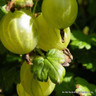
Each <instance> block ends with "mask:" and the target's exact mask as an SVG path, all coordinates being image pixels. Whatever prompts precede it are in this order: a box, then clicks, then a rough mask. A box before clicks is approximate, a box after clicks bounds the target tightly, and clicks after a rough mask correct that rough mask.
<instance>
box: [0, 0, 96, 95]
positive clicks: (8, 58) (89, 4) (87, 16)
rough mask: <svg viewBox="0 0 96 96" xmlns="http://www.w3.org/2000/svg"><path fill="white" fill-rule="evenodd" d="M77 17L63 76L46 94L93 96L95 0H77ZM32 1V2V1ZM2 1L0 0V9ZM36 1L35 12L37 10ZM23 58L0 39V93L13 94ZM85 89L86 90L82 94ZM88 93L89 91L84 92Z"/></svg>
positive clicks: (95, 78) (95, 79)
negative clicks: (68, 62)
mask: <svg viewBox="0 0 96 96" xmlns="http://www.w3.org/2000/svg"><path fill="white" fill-rule="evenodd" d="M77 2H78V17H77V19H76V21H75V22H74V24H73V25H72V26H71V42H70V44H69V46H68V48H69V49H70V52H71V53H72V55H73V57H74V59H73V61H72V62H71V64H70V66H69V67H66V70H67V71H66V77H65V78H64V81H63V83H62V84H60V85H59V84H57V86H56V88H55V90H54V92H53V93H52V94H51V95H50V96H80V95H79V94H75V93H67V92H74V91H82V92H85V93H81V95H82V96H96V0H77ZM34 3H35V2H34ZM4 4H6V0H0V20H1V19H2V17H3V16H4V13H3V11H2V10H1V8H2V6H3V5H4ZM41 4H42V0H39V3H38V6H37V9H36V11H37V12H40V11H41ZM23 61H24V60H23V58H22V57H21V56H19V55H15V54H12V53H11V52H9V51H8V50H7V49H5V48H4V46H3V45H2V44H1V42H0V96H17V92H16V84H17V83H19V82H20V79H19V72H20V66H21V64H22V62H23ZM86 92H87V93H86ZM88 92H89V93H88Z"/></svg>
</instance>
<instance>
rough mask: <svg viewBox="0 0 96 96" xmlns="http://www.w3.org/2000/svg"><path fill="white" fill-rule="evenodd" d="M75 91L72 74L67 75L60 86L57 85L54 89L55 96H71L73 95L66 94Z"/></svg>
mask: <svg viewBox="0 0 96 96" xmlns="http://www.w3.org/2000/svg"><path fill="white" fill-rule="evenodd" d="M74 90H75V80H74V75H73V74H72V73H69V72H68V73H67V74H66V76H65V77H64V79H63V82H62V83H61V84H57V85H56V88H55V93H56V96H72V94H73V93H66V92H69V91H70V92H73V91H74Z"/></svg>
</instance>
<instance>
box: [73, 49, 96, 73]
mask: <svg viewBox="0 0 96 96" xmlns="http://www.w3.org/2000/svg"><path fill="white" fill-rule="evenodd" d="M72 54H73V56H74V60H77V61H78V63H80V64H82V65H83V66H84V67H85V68H86V69H88V70H91V71H92V72H94V71H96V59H95V57H96V48H93V49H91V50H85V49H82V50H79V49H76V50H74V51H73V52H72ZM78 54H79V55H78Z"/></svg>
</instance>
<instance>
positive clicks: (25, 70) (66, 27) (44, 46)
mask: <svg viewBox="0 0 96 96" xmlns="http://www.w3.org/2000/svg"><path fill="white" fill-rule="evenodd" d="M39 1H40V0H7V1H2V2H4V4H3V3H2V5H0V6H1V7H0V10H1V11H2V14H0V16H1V17H0V18H2V19H1V21H0V42H1V45H0V46H3V47H4V48H5V50H6V51H8V52H10V53H11V54H14V55H16V56H17V57H16V60H17V58H19V57H20V58H22V60H21V59H18V61H20V65H19V69H20V73H18V74H19V80H18V81H19V82H16V85H17V87H16V89H17V94H18V96H49V95H50V94H52V92H53V91H54V89H55V87H56V86H57V87H56V88H57V89H59V88H60V87H59V86H60V84H62V83H64V82H66V80H67V81H68V80H69V79H71V78H73V74H71V76H72V77H70V73H69V78H67V77H65V76H67V75H66V74H68V72H67V71H66V67H68V66H69V65H70V64H69V63H70V62H71V60H72V59H73V56H72V54H71V53H70V51H69V49H68V48H67V47H68V45H69V43H70V38H71V34H72V33H71V29H70V26H71V25H72V24H73V23H74V22H75V20H76V17H77V14H78V5H77V1H76V0H43V1H42V3H41V7H40V8H39V9H40V10H37V9H38V7H39V4H38V2H39ZM71 44H72V43H71ZM2 52H3V51H2ZM10 58H11V57H10ZM21 63H22V64H21ZM13 66H14V64H13ZM13 70H14V69H13ZM15 79H16V78H15ZM75 79H76V86H77V85H78V86H79V88H78V86H77V87H76V88H77V89H76V90H75V91H74V92H75V93H76V92H77V93H78V94H79V91H82V90H80V88H82V84H81V85H80V83H79V80H81V81H82V82H86V80H83V79H81V78H79V77H77V78H75ZM69 81H70V80H69ZM72 83H74V81H72ZM68 84H69V83H68ZM87 84H88V86H89V87H90V86H92V87H94V88H95V87H96V86H94V85H92V84H89V83H88V82H87ZM65 86H67V85H66V84H65ZM70 86H71V84H70ZM58 87H59V88H58ZM61 87H62V86H61ZM72 87H73V88H74V86H72ZM82 89H83V88H82ZM84 90H85V91H90V90H91V89H90V90H88V89H84ZM62 91H64V90H62ZM66 91H67V90H66ZM61 93H62V92H61ZM82 95H85V94H82ZM53 96H55V95H54V93H53ZM56 96H61V95H59V94H58V92H57V93H56ZM62 96H71V95H70V94H69V95H68V94H67V95H66V94H65V95H63V94H62ZM72 96H75V95H72ZM86 96H91V95H90V93H88V94H87V95H86Z"/></svg>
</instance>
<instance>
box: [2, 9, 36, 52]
mask: <svg viewBox="0 0 96 96" xmlns="http://www.w3.org/2000/svg"><path fill="white" fill-rule="evenodd" d="M30 14H31V13H30V12H29V11H26V12H24V11H22V10H21V11H15V12H14V13H12V12H9V13H8V14H6V15H5V16H4V17H3V19H2V21H1V32H0V37H1V41H2V43H3V45H4V46H5V47H6V48H7V49H8V50H9V51H11V52H13V53H16V54H26V53H29V52H30V51H32V50H33V49H34V48H35V47H36V44H37V33H35V31H34V28H33V22H34V21H33V20H32V18H31V15H30Z"/></svg>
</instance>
